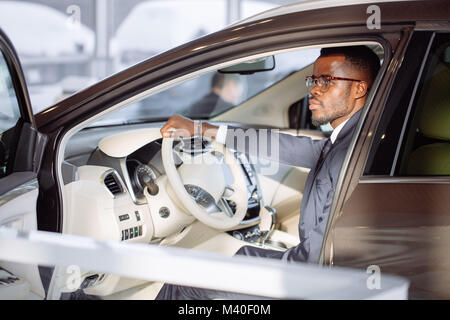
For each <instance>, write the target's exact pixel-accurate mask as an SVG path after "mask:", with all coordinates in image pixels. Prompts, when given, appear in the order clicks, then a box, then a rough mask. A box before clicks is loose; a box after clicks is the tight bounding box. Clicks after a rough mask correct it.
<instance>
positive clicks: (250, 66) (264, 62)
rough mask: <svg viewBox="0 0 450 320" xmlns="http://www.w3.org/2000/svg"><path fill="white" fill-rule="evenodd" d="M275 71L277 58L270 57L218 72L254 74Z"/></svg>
mask: <svg viewBox="0 0 450 320" xmlns="http://www.w3.org/2000/svg"><path fill="white" fill-rule="evenodd" d="M273 69H275V57H274V56H270V57H264V58H259V59H254V60H250V61H246V62H242V63H238V64H236V65H234V66H231V67H227V68H223V69H220V70H218V71H219V72H220V73H238V74H252V73H255V72H264V71H271V70H273Z"/></svg>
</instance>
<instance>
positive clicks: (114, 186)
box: [104, 172, 123, 195]
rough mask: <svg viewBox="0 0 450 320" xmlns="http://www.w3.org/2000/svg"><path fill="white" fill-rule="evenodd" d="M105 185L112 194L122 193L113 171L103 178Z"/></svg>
mask: <svg viewBox="0 0 450 320" xmlns="http://www.w3.org/2000/svg"><path fill="white" fill-rule="evenodd" d="M104 182H105V185H106V187H107V188H108V190H109V191H110V192H111V193H112V194H113V195H116V194H119V193H122V192H123V190H122V187H121V185H120V182H119V179H118V178H117V177H116V175H115V174H114V173H112V172H111V173H110V174H108V175H107V176H106V177H105V179H104Z"/></svg>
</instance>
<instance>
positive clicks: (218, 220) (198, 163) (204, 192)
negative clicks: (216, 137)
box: [161, 138, 248, 230]
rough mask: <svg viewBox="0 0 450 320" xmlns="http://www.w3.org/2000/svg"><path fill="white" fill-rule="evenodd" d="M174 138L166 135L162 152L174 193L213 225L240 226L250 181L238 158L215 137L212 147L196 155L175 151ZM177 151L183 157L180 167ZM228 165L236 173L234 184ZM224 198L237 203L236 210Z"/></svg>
mask: <svg viewBox="0 0 450 320" xmlns="http://www.w3.org/2000/svg"><path fill="white" fill-rule="evenodd" d="M173 141H174V139H173V138H163V141H162V147H161V155H162V161H163V166H164V169H165V171H166V174H167V178H168V181H169V183H170V185H171V187H172V189H173V191H174V194H175V197H177V198H178V200H179V202H181V204H182V205H183V206H184V208H185V209H186V210H187V211H188V212H189V213H190V214H191V215H193V216H194V217H195V218H197V219H198V220H200V221H201V222H203V223H204V224H206V225H208V226H210V227H212V228H215V229H219V230H231V229H233V228H234V227H236V226H238V225H239V223H240V222H241V221H242V220H243V219H244V217H245V214H246V212H247V205H248V195H247V184H246V180H245V177H244V172H243V170H242V167H241V166H240V164H239V163H238V160H237V159H236V158H235V157H234V156H233V154H232V153H231V152H230V151H229V150H228V149H227V148H225V146H224V145H223V144H220V143H218V142H216V141H212V142H211V145H210V149H209V151H206V152H202V153H200V154H197V155H195V154H194V155H192V154H191V153H188V152H183V151H174V148H173ZM175 152H178V155H179V156H180V158H181V159H182V160H183V164H182V165H181V166H180V167H179V168H178V169H177V168H176V166H175V158H174V154H175ZM226 166H228V168H229V170H230V172H231V175H232V176H233V183H232V184H231V185H227V184H226V182H225V181H226V179H225V170H226V169H225V167H226ZM182 178H183V179H182ZM183 180H185V181H184V183H183ZM188 191H189V192H188ZM225 200H231V201H233V202H234V203H235V204H236V210H235V212H234V214H233V212H232V210H231V209H230V207H229V206H228V203H227V202H226V201H225ZM218 204H219V205H218Z"/></svg>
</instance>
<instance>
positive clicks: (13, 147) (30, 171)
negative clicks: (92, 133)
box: [0, 30, 45, 299]
mask: <svg viewBox="0 0 450 320" xmlns="http://www.w3.org/2000/svg"><path fill="white" fill-rule="evenodd" d="M44 142H45V138H44V136H42V135H40V134H39V133H38V132H37V130H36V126H35V123H34V119H33V112H32V109H31V105H30V99H29V96H28V91H27V89H26V84H25V80H24V76H23V72H22V69H21V66H20V63H19V60H18V57H17V54H16V52H15V50H14V48H13V46H12V44H11V42H10V41H9V39H8V38H7V37H6V35H5V34H4V33H3V31H2V30H0V227H2V226H6V227H10V228H14V229H17V230H19V231H25V230H26V231H31V230H36V229H37V215H36V205H37V198H38V194H39V184H38V179H37V173H38V170H39V164H40V159H41V155H42V151H41V150H42V149H43V148H42V147H43V144H44ZM27 298H37V299H39V298H40V299H43V298H45V291H44V287H43V285H42V282H41V277H40V275H39V269H38V266H37V265H23V264H17V263H10V262H6V261H2V260H0V299H27Z"/></svg>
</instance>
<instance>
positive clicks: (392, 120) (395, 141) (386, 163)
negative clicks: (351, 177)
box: [364, 32, 433, 176]
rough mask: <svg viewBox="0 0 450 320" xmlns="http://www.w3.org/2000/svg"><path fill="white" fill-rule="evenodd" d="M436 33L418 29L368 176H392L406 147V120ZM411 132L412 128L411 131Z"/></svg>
mask: <svg viewBox="0 0 450 320" xmlns="http://www.w3.org/2000/svg"><path fill="white" fill-rule="evenodd" d="M432 34H433V33H432V32H415V33H414V34H413V36H412V38H411V41H410V43H409V46H408V49H407V51H406V53H405V56H404V57H403V59H402V64H401V67H400V68H399V69H398V72H397V74H396V77H395V79H394V81H393V83H392V88H391V90H390V93H389V97H388V99H387V102H386V106H385V107H384V110H383V113H382V115H381V118H380V121H379V123H378V126H377V129H376V131H375V133H374V135H373V141H372V145H371V147H370V148H371V149H370V152H369V155H368V158H367V160H366V165H365V169H364V175H365V176H392V175H394V170H393V168H395V167H396V166H395V163H396V161H397V160H398V155H399V150H400V148H402V146H403V140H404V139H403V137H404V136H405V135H404V132H406V131H405V123H406V121H407V119H409V118H410V117H409V115H410V114H414V113H413V112H411V104H412V100H413V99H414V97H415V96H416V93H417V92H420V88H422V85H421V83H420V80H421V78H422V77H421V75H423V74H424V72H426V71H424V72H422V70H425V68H424V63H425V58H424V57H426V56H427V51H428V49H429V46H430V43H431V41H432ZM408 132H410V131H408Z"/></svg>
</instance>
